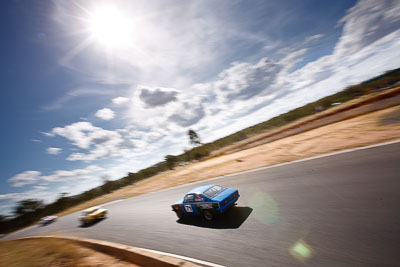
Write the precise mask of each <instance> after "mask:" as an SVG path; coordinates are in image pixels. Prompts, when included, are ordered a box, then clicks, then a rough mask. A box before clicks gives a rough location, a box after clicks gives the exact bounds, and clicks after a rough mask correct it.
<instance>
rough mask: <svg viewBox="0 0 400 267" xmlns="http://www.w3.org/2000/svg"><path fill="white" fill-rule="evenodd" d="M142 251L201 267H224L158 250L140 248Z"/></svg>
mask: <svg viewBox="0 0 400 267" xmlns="http://www.w3.org/2000/svg"><path fill="white" fill-rule="evenodd" d="M140 249H142V250H144V251H148V252H153V253H157V254H160V255H165V256H170V257H175V258H178V259H182V260H185V261H191V262H194V263H197V264H201V265H203V266H211V267H225V266H224V265H219V264H216V263H212V262H207V261H203V260H198V259H194V258H190V257H186V256H181V255H177V254H172V253H167V252H162V251H158V250H152V249H147V248H140Z"/></svg>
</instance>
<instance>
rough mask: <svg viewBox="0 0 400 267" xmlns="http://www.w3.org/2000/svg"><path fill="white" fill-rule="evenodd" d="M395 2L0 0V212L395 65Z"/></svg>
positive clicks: (79, 188)
mask: <svg viewBox="0 0 400 267" xmlns="http://www.w3.org/2000/svg"><path fill="white" fill-rule="evenodd" d="M399 14H400V1H397V0H393V1H389V0H382V1H370V0H365V1H364V0H363V1H351V0H336V1H319V0H304V1H296V0H280V1H268V0H263V1H256V0H254V1H237V0H225V1H223V0H221V1H210V0H206V1H194V0H193V1H191V0H159V1H157V0H152V1H147V0H143V1H140V0H136V1H129V0H120V1H119V0H114V1H102V0H96V1H95V0H93V1H78V0H75V1H72V0H71V1H56V0H54V1H51V0H48V1H17V0H15V1H12V0H9V1H1V3H0V34H1V42H0V55H1V61H0V70H1V71H0V82H1V83H0V84H1V98H0V101H1V102H0V117H1V125H2V127H1V138H0V142H1V151H0V158H1V162H2V164H1V169H0V186H1V187H0V213H2V214H8V213H10V212H12V208H13V206H15V203H16V202H17V201H20V200H22V199H27V198H35V199H42V200H44V201H46V202H47V203H48V202H51V201H54V200H55V199H56V198H57V197H58V196H59V195H60V193H68V194H69V195H74V194H78V193H81V192H83V191H85V190H88V189H90V188H93V187H95V186H98V185H100V184H101V183H102V181H103V179H105V178H107V179H112V180H114V179H119V178H122V177H124V176H125V175H126V174H127V173H128V172H135V171H138V170H140V169H142V168H145V167H148V166H151V165H153V164H155V163H157V162H160V161H162V160H163V159H164V156H165V155H168V154H173V155H177V154H180V153H182V152H183V150H184V149H187V148H189V147H190V145H189V142H188V137H187V131H188V130H189V129H193V130H195V131H196V132H197V133H198V134H199V136H200V138H201V139H202V141H203V142H210V141H213V140H216V139H218V138H221V137H224V136H226V135H228V134H231V133H234V132H236V131H238V130H240V129H243V128H246V127H248V126H251V125H254V124H256V123H259V122H262V121H265V120H268V119H269V118H272V117H274V116H276V115H279V114H282V113H284V112H287V111H289V110H292V109H293V108H296V107H299V106H302V105H304V104H306V103H309V102H312V101H315V100H317V99H319V98H321V97H324V96H327V95H330V94H332V93H335V92H338V91H340V90H342V89H344V88H345V87H346V86H349V85H352V84H357V83H359V82H361V81H364V80H366V79H369V78H372V77H374V76H376V75H379V74H382V73H384V72H385V71H387V70H391V69H395V68H399V67H400V16H399Z"/></svg>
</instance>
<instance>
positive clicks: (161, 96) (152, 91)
mask: <svg viewBox="0 0 400 267" xmlns="http://www.w3.org/2000/svg"><path fill="white" fill-rule="evenodd" d="M138 91H139V95H138V97H139V99H140V100H141V101H142V102H143V103H145V105H146V107H149V108H154V107H158V106H164V105H166V104H168V103H170V102H175V101H178V98H177V95H178V94H179V93H180V92H179V91H178V90H176V89H173V88H149V87H145V86H141V87H140V88H138Z"/></svg>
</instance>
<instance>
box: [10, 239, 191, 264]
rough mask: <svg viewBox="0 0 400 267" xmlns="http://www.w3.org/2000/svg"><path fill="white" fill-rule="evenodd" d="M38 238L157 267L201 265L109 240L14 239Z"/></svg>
mask: <svg viewBox="0 0 400 267" xmlns="http://www.w3.org/2000/svg"><path fill="white" fill-rule="evenodd" d="M35 239H36V240H37V239H57V240H64V241H70V242H73V243H76V244H78V245H81V246H84V247H87V248H90V249H93V250H96V251H98V252H101V253H105V254H108V255H110V256H113V257H115V258H118V259H121V260H124V261H127V262H130V263H133V264H137V265H139V266H155V267H177V266H183V267H195V266H199V265H196V264H194V263H192V262H189V261H185V260H182V259H177V258H175V257H172V256H168V255H162V254H157V253H155V252H151V251H148V250H145V249H140V248H136V247H131V246H126V245H122V244H117V243H112V242H108V241H100V240H93V239H87V238H77V237H64V236H63V237H60V236H32V237H23V238H18V239H14V240H16V241H24V240H35Z"/></svg>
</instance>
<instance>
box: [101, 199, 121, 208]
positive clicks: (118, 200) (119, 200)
mask: <svg viewBox="0 0 400 267" xmlns="http://www.w3.org/2000/svg"><path fill="white" fill-rule="evenodd" d="M121 201H124V199H116V200H113V201H110V202H106V203H104V204H100V206H102V207H104V206H108V205H112V204H116V203H119V202H121Z"/></svg>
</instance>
